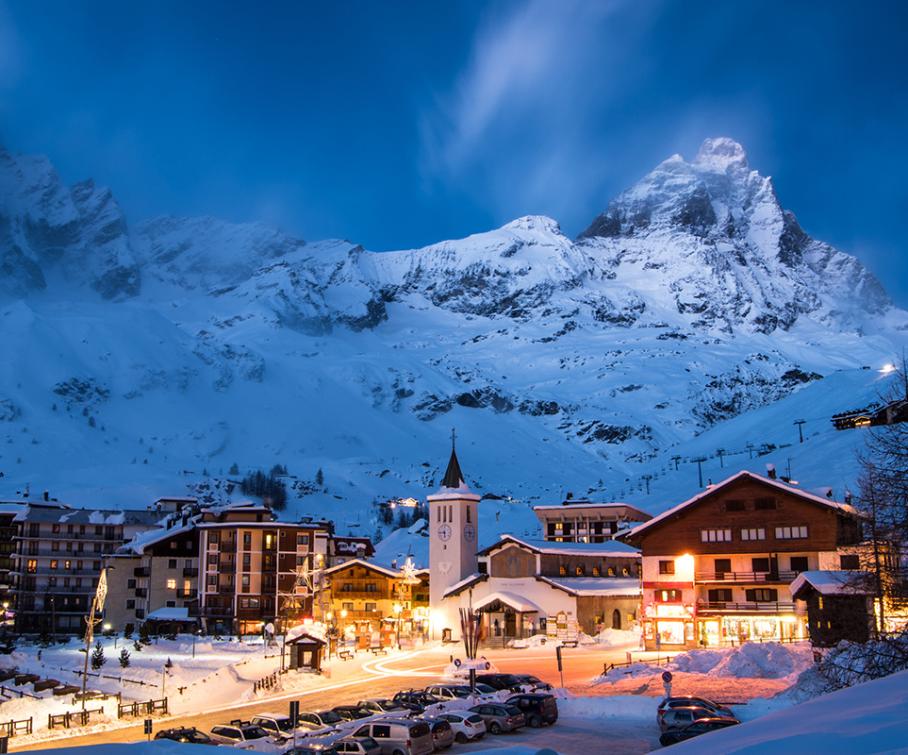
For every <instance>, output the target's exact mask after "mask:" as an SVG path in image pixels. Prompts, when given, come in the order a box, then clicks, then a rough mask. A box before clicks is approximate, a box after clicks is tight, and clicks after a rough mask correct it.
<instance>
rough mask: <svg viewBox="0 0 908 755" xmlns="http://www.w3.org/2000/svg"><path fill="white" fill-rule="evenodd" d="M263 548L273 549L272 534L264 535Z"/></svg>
mask: <svg viewBox="0 0 908 755" xmlns="http://www.w3.org/2000/svg"><path fill="white" fill-rule="evenodd" d="M265 547H266V548H273V547H274V533H272V532H266V533H265Z"/></svg>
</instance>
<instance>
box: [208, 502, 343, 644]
mask: <svg viewBox="0 0 908 755" xmlns="http://www.w3.org/2000/svg"><path fill="white" fill-rule="evenodd" d="M197 526H198V529H199V532H200V535H199V598H200V618H201V622H202V625H203V628H204V629H205V630H206V631H208V632H210V633H218V632H220V633H225V634H258V633H260V632H261V631H262V629H263V627H264V626H265V625H266V624H269V623H273V624H274V625H275V629H276V630H277V631H278V632H280V631H282V629H283V627H284V626H287V625H288V624H289V625H292V624H293V623H295V622H297V621H299V620H302V619H303V618H309V617H311V616H312V615H313V597H314V596H315V595H316V594H317V592H318V589H319V586H320V585H319V582H320V579H321V574H322V573H323V572H324V570H325V568H326V562H327V558H328V543H329V540H330V538H331V525H330V523H326V522H312V523H289V522H278V521H275V519H274V515H273V513H272V512H271V510H270V509H269V508H268V507H266V506H263V505H259V504H252V503H244V504H233V505H229V506H223V507H217V508H210V509H206V510H204V511H203V512H202V515H201V518H200V521H199V523H198V525H197Z"/></svg>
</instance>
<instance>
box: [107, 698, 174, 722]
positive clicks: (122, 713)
mask: <svg viewBox="0 0 908 755" xmlns="http://www.w3.org/2000/svg"><path fill="white" fill-rule="evenodd" d="M167 712H168V711H167V698H166V697H162V698H161V699H160V700H148V701H147V702H144V703H139V702H135V703H119V704H118V705H117V718H129V717H132V716H154V715H155V714H160V715H162V716H166V715H167Z"/></svg>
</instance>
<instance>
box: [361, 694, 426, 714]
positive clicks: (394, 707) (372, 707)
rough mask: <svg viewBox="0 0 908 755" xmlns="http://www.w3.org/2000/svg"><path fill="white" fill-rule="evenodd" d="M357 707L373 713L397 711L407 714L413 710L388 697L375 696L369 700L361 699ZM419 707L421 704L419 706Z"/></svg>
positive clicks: (397, 712)
mask: <svg viewBox="0 0 908 755" xmlns="http://www.w3.org/2000/svg"><path fill="white" fill-rule="evenodd" d="M356 707H358V708H365V709H366V710H368V711H369V712H370V713H371V714H372V715H376V714H378V713H396V714H399V715H402V716H404V715H406V714H407V713H410V712H412V710H413V709H412V708H409V707H407V706H406V705H403V704H401V703H399V702H397V701H396V700H389V699H388V698H386V697H373V698H370V699H368V700H360V701H359V702H358V703H357V704H356ZM417 707H419V706H417Z"/></svg>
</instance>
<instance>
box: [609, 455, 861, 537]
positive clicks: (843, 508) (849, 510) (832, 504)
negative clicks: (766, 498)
mask: <svg viewBox="0 0 908 755" xmlns="http://www.w3.org/2000/svg"><path fill="white" fill-rule="evenodd" d="M742 479H751V480H754V481H755V482H759V483H762V484H764V485H766V486H768V487H772V488H776V489H777V490H781V491H783V492H785V493H788V494H790V495H794V496H798V497H799V498H803V499H804V500H805V501H810V502H811V503H817V504H820V505H822V506H825V507H827V508H830V509H833V510H835V511H839V512H841V513H843V514H848V515H850V516H861V513H860V512H859V511H858V510H857V509H856V508H855V507H854V506H851V505H849V504H847V503H842V502H840V501H833V500H831V499H829V498H822V497H820V496H818V495H814V494H813V493H809V492H807V491H806V490H802V489H801V488H797V487H794V486H793V485H786V484H785V483H784V482H780V481H779V480H771V479H769V478H768V477H763V476H762V475H758V474H755V473H753V472H751V471H749V470H746V469H742V470H741V471H740V472H737V473H736V474H733V475H732V476H731V477H728V478H726V479H724V480H722V482H719V483H717V484H715V485H710V486H709V487H708V488H706V490H701V491H700V492H699V493H697V494H696V495H695V496H693V497H692V498H688V499H687V500H686V501H684V502H683V503H679V504H678V505H677V506H672V508H670V509H667V510H666V511H663V512H662V513H661V514H659V515H658V516H654V517H653V518H652V519H650V520H649V521H647V522H643V523H642V524H638V525H637V526H636V527H634V528H633V529H632V530H631V531H630V532H628V533H627V537H636V536H637V535H639V534H640V533H642V532H644V531H645V530H647V529H649V528H650V527H654V526H655V525H657V524H660V523H662V522H664V521H665V520H666V519H670V518H671V517H673V516H674V515H675V514H678V513H680V512H681V511H682V510H684V509H686V508H687V507H688V506H693V505H694V504H696V503H699V502H700V501H702V500H703V499H704V498H708V497H709V496H711V495H713V494H715V493H717V492H719V491H720V490H721V489H722V488H724V487H725V486H726V485H730V484H732V483H733V482H737V481H738V480H742Z"/></svg>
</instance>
